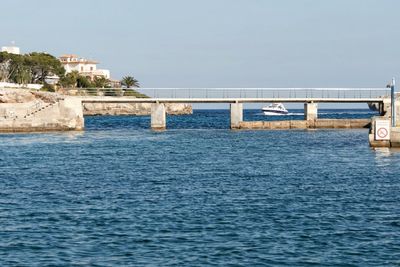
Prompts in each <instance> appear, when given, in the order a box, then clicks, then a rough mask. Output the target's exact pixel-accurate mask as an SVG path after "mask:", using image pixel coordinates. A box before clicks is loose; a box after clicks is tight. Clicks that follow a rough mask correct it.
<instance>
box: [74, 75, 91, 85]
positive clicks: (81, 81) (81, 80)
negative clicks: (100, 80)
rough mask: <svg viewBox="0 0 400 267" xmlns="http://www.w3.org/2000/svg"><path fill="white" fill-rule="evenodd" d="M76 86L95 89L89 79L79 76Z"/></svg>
mask: <svg viewBox="0 0 400 267" xmlns="http://www.w3.org/2000/svg"><path fill="white" fill-rule="evenodd" d="M76 86H77V87H79V88H91V87H94V86H93V84H92V82H91V81H90V79H89V78H88V77H85V76H82V75H79V76H78V78H77V80H76Z"/></svg>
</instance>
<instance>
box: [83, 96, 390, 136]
mask: <svg viewBox="0 0 400 267" xmlns="http://www.w3.org/2000/svg"><path fill="white" fill-rule="evenodd" d="M134 89H135V91H137V92H139V94H138V95H135V94H132V92H134V91H133V90H130V89H121V88H111V89H80V90H79V91H78V95H82V96H81V101H82V103H151V128H152V129H155V130H162V129H165V128H166V110H165V103H228V104H230V110H231V128H232V129H237V128H241V125H242V122H243V104H244V103H274V102H279V103H304V116H305V117H304V120H305V121H306V122H307V121H308V122H310V121H315V120H316V119H317V113H318V112H317V109H318V107H317V104H318V103H368V104H369V103H374V104H375V105H377V107H378V108H379V111H380V112H381V113H383V112H384V110H385V104H384V103H385V99H386V98H387V97H389V96H390V88H134ZM85 90H86V91H85ZM127 95H128V96H127ZM389 102H390V101H389ZM313 125H315V124H313Z"/></svg>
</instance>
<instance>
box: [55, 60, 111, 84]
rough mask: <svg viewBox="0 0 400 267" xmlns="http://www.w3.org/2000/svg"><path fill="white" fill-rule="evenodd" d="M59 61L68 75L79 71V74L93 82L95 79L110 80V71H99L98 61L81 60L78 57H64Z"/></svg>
mask: <svg viewBox="0 0 400 267" xmlns="http://www.w3.org/2000/svg"><path fill="white" fill-rule="evenodd" d="M59 59H60V61H61V63H62V64H63V66H64V68H65V72H66V73H70V72H72V71H78V72H79V74H81V75H83V76H86V77H88V78H90V79H92V80H93V79H94V78H95V77H104V78H106V79H110V71H109V70H104V69H97V64H99V62H97V61H94V60H88V59H84V58H79V57H78V56H77V55H62V56H61V57H59Z"/></svg>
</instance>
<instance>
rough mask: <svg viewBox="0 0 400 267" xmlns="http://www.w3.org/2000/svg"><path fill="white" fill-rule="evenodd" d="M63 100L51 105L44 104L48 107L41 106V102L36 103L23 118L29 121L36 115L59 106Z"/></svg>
mask: <svg viewBox="0 0 400 267" xmlns="http://www.w3.org/2000/svg"><path fill="white" fill-rule="evenodd" d="M60 100H61V99H57V100H55V101H54V102H51V103H44V104H46V105H41V103H40V102H37V103H35V104H34V105H33V106H32V108H31V109H30V110H29V111H28V112H27V113H26V115H25V116H24V117H23V118H24V119H28V118H29V117H31V116H34V115H35V114H36V113H38V112H41V111H44V110H47V109H49V108H51V107H53V106H54V105H56V104H58V103H59V102H60Z"/></svg>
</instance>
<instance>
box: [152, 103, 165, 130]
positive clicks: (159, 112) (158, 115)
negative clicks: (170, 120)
mask: <svg viewBox="0 0 400 267" xmlns="http://www.w3.org/2000/svg"><path fill="white" fill-rule="evenodd" d="M166 127H167V118H166V112H165V105H164V104H163V103H152V104H151V129H153V130H165V129H166Z"/></svg>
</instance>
